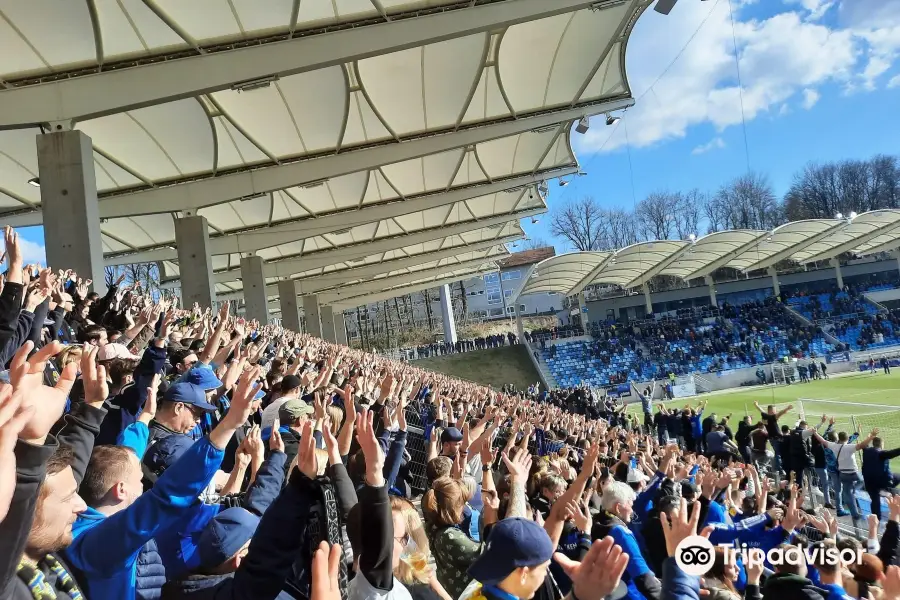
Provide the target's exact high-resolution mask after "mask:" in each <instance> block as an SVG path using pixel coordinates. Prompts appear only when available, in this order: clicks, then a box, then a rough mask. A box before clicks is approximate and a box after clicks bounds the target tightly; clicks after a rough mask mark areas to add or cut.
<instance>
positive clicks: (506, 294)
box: [503, 290, 513, 298]
mask: <svg viewBox="0 0 900 600" xmlns="http://www.w3.org/2000/svg"><path fill="white" fill-rule="evenodd" d="M512 295H513V291H512V290H503V297H504V298H510V297H512Z"/></svg>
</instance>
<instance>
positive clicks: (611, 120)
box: [606, 115, 620, 125]
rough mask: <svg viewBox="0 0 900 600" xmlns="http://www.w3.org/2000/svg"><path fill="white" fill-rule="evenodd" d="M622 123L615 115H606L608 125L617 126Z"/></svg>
mask: <svg viewBox="0 0 900 600" xmlns="http://www.w3.org/2000/svg"><path fill="white" fill-rule="evenodd" d="M619 121H620V117H615V116H613V115H606V124H607V125H615V124H616V123H618V122H619Z"/></svg>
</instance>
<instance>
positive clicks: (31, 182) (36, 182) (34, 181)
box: [28, 177, 41, 188]
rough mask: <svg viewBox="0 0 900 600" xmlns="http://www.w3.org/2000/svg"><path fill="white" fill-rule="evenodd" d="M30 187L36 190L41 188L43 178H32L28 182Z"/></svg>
mask: <svg viewBox="0 0 900 600" xmlns="http://www.w3.org/2000/svg"><path fill="white" fill-rule="evenodd" d="M28 185H33V186H34V187H36V188H39V187H41V178H40V177H32V178H31V179H29V180H28Z"/></svg>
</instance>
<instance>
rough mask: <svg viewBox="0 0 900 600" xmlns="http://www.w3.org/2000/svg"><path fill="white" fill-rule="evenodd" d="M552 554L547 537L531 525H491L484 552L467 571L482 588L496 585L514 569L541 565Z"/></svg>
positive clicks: (523, 521)
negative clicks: (491, 528) (492, 526)
mask: <svg viewBox="0 0 900 600" xmlns="http://www.w3.org/2000/svg"><path fill="white" fill-rule="evenodd" d="M554 550H555V548H554V547H553V542H551V541H550V536H549V535H547V532H546V531H544V528H543V527H541V526H540V525H538V524H537V523H535V522H534V521H529V520H528V519H522V518H511V519H503V520H502V521H500V522H499V523H497V524H496V525H494V528H493V530H492V531H491V535H490V536H489V537H488V539H487V544H486V545H485V547H484V552H482V554H481V556H479V557H478V559H477V560H476V561H475V562H473V563H472V565H471V566H470V567H469V576H470V577H471V578H472V579H475V580H476V581H479V582H481V583H482V584H483V585H497V584H498V583H500V582H501V581H503V580H504V579H506V578H507V577H509V575H510V574H511V573H512V572H513V571H515V570H516V569H519V568H521V567H536V566H538V565H541V564H544V563H545V562H547V561H548V560H550V558H551V557H552V556H553V551H554Z"/></svg>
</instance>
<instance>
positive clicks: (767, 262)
mask: <svg viewBox="0 0 900 600" xmlns="http://www.w3.org/2000/svg"><path fill="white" fill-rule="evenodd" d="M846 226H847V223H838V224H837V225H835V226H833V227H829V228H828V229H826V230H825V231H823V232H821V233H817V234H816V235H814V236H811V237H809V238H807V239H805V240H803V241H802V242H799V243H797V244H794V245H792V246H790V247H788V248H785V249H784V250H782V251H781V252H776V253H775V254H773V255H772V256H769V257H768V258H764V259H762V260H760V261H757V262H755V263H753V264H751V265H749V266H748V267H747V268H746V269H742V272H744V273H750V272H751V271H757V270H759V269H766V268H768V267H772V266H774V265H777V264H778V263H780V262H781V261H783V260H787V259H789V258H790V257H791V256H793V255H794V254H797V253H798V252H800V251H801V250H803V249H804V248H809V247H810V246H812V245H813V244H816V243H818V242H821V241H822V240H824V239H825V238H827V237H828V236H830V235H834V233H835V232H836V231H839V230H841V229H843V228H844V227H846Z"/></svg>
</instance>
